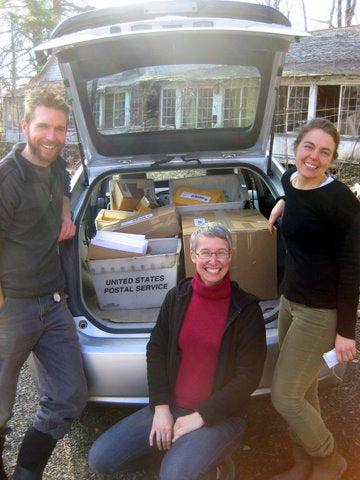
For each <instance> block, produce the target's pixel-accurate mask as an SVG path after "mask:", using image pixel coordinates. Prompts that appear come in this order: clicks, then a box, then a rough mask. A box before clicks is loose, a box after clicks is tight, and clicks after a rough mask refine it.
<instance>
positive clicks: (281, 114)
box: [273, 86, 288, 133]
mask: <svg viewBox="0 0 360 480" xmlns="http://www.w3.org/2000/svg"><path fill="white" fill-rule="evenodd" d="M287 93H288V87H285V86H281V87H280V88H279V90H278V94H277V96H276V106H275V114H274V120H273V126H274V131H275V132H276V133H284V132H286V105H287Z"/></svg>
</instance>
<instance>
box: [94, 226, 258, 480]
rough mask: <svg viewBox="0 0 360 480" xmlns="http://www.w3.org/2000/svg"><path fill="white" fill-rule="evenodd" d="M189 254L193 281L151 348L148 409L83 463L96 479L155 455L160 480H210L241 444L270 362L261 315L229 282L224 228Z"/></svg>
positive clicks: (177, 291) (167, 312)
mask: <svg viewBox="0 0 360 480" xmlns="http://www.w3.org/2000/svg"><path fill="white" fill-rule="evenodd" d="M190 250H191V259H192V261H193V262H194V263H195V265H196V273H195V276H194V278H193V279H191V278H187V279H185V280H183V281H182V282H180V283H179V285H178V286H177V287H174V288H173V289H172V290H170V291H169V292H168V294H167V295H166V297H165V300H164V302H163V305H162V307H161V309H160V313H159V317H158V320H157V322H156V325H155V327H154V329H153V331H152V334H151V337H150V341H149V343H148V346H147V370H148V383H149V398H150V405H149V406H147V407H145V408H143V409H141V410H139V411H137V412H135V413H134V414H132V415H130V416H129V417H127V418H125V419H123V420H121V421H120V422H118V423H117V424H115V425H114V426H113V427H111V428H110V429H109V430H108V431H106V432H105V433H103V434H102V435H101V436H100V437H99V438H98V439H97V440H96V441H95V443H94V445H93V446H92V447H91V450H90V453H89V464H90V466H91V467H92V469H93V470H95V472H97V473H101V474H109V473H114V472H128V471H131V470H132V469H134V468H135V469H136V468H137V469H138V468H139V461H140V459H141V458H144V457H146V458H147V459H151V458H153V457H154V456H157V454H158V453H159V452H160V453H163V458H162V461H161V466H160V479H161V480H205V479H209V478H214V475H213V473H214V472H213V470H214V468H215V467H216V466H217V465H219V464H220V463H222V461H223V460H224V459H225V458H226V457H227V456H228V455H230V454H231V452H232V450H233V449H234V448H235V447H236V445H238V444H239V442H240V441H241V439H242V437H243V434H244V428H245V412H246V406H247V404H248V402H249V400H250V395H251V393H252V392H253V391H254V390H255V388H256V387H257V385H258V383H259V381H260V377H261V373H262V369H263V364H264V360H265V355H266V341H265V327H264V319H263V315H262V312H261V309H260V307H259V305H258V301H257V299H256V297H254V296H253V295H251V294H249V293H246V292H244V291H243V290H241V289H240V288H239V286H238V285H237V283H235V282H232V281H231V280H230V274H229V265H230V260H231V233H230V231H229V230H228V229H226V228H225V227H224V226H222V225H221V224H218V223H213V222H211V223H207V224H205V225H203V226H201V227H199V229H197V230H196V231H195V232H193V234H192V235H191V238H190ZM215 478H216V472H215Z"/></svg>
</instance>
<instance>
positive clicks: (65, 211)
mask: <svg viewBox="0 0 360 480" xmlns="http://www.w3.org/2000/svg"><path fill="white" fill-rule="evenodd" d="M61 218H62V224H61V230H60V233H59V236H58V241H59V242H62V241H63V240H68V239H69V238H72V237H73V236H74V235H75V233H76V226H75V224H74V223H73V221H72V220H71V209H70V199H69V197H66V196H64V197H63V206H62V212H61Z"/></svg>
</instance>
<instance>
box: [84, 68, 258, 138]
mask: <svg viewBox="0 0 360 480" xmlns="http://www.w3.org/2000/svg"><path fill="white" fill-rule="evenodd" d="M260 84H261V75H260V72H259V70H258V69H257V68H256V67H254V66H248V65H219V64H211V65H207V64H205V65H204V64H201V65H197V64H191V65H161V66H153V67H148V66H147V67H140V68H134V69H132V70H126V71H121V72H119V73H112V74H111V75H108V76H104V77H100V78H95V79H92V80H89V81H87V93H88V100H89V104H90V106H91V111H92V115H93V120H94V124H95V125H96V128H97V130H98V132H99V133H101V134H102V135H118V134H127V133H135V132H151V131H167V130H188V129H226V128H250V127H252V125H253V123H254V120H255V115H256V110H257V105H258V99H259V92H260Z"/></svg>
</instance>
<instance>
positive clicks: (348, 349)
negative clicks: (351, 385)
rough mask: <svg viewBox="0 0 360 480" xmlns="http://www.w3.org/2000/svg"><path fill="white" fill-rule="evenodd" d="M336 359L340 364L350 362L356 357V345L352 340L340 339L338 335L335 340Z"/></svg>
mask: <svg viewBox="0 0 360 480" xmlns="http://www.w3.org/2000/svg"><path fill="white" fill-rule="evenodd" d="M335 350H336V357H337V359H338V361H339V362H340V363H345V362H351V360H354V358H355V357H356V344H355V340H353V339H352V338H346V337H342V336H341V335H339V334H338V333H337V334H336V338H335Z"/></svg>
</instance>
